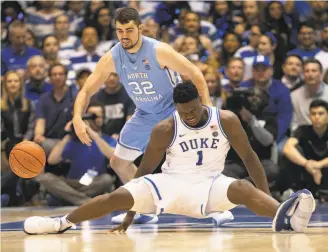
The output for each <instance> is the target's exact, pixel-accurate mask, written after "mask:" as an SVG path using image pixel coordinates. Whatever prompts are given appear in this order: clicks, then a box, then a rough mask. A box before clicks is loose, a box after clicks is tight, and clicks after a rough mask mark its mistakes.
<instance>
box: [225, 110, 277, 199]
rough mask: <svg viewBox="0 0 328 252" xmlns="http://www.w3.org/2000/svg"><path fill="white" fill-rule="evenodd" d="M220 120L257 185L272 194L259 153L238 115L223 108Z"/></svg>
mask: <svg viewBox="0 0 328 252" xmlns="http://www.w3.org/2000/svg"><path fill="white" fill-rule="evenodd" d="M220 122H221V125H222V127H223V130H224V132H225V133H226V135H227V138H228V140H229V142H230V144H231V146H232V147H233V148H234V149H235V151H236V152H237V153H238V155H239V157H240V158H241V159H242V160H243V163H244V164H245V166H246V168H247V171H248V173H249V175H250V176H251V178H252V179H253V181H254V183H255V185H256V187H257V188H258V189H260V190H262V191H263V192H265V193H267V194H269V195H271V194H270V190H269V185H268V181H267V178H266V175H265V173H264V168H263V166H262V164H261V162H260V160H259V158H258V156H257V154H256V153H255V152H254V150H253V148H252V147H251V145H250V144H249V141H248V137H247V135H246V133H245V131H244V129H243V127H242V125H241V123H240V121H239V119H238V117H237V116H236V115H235V114H234V113H233V112H231V111H228V110H221V111H220Z"/></svg>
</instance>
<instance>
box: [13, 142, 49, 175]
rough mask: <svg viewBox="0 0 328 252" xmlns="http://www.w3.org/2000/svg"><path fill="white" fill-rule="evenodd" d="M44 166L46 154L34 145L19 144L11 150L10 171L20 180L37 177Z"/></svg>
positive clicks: (30, 143) (27, 143) (32, 143)
mask: <svg viewBox="0 0 328 252" xmlns="http://www.w3.org/2000/svg"><path fill="white" fill-rule="evenodd" d="M45 164H46V154H45V152H44V150H43V149H42V148H41V147H40V146H39V145H38V144H36V143H34V142H31V141H24V142H21V143H19V144H17V145H15V147H14V148H13V149H12V150H11V152H10V155H9V165H10V168H11V170H12V171H13V172H14V173H15V174H16V175H17V176H19V177H21V178H33V177H35V176H37V175H38V174H39V173H40V172H41V171H42V169H43V167H44V166H45Z"/></svg>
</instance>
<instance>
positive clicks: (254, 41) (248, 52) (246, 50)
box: [234, 25, 262, 80]
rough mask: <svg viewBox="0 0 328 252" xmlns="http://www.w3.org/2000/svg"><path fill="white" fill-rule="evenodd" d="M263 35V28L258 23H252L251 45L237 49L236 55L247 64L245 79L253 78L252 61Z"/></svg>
mask: <svg viewBox="0 0 328 252" xmlns="http://www.w3.org/2000/svg"><path fill="white" fill-rule="evenodd" d="M261 35H262V32H261V29H260V27H259V26H258V25H252V26H251V28H250V34H249V45H247V46H243V47H241V48H240V49H238V50H237V52H236V53H235V55H234V56H235V57H237V58H241V59H243V61H244V64H245V73H244V80H248V79H250V78H252V63H253V62H254V59H255V56H256V55H257V51H256V50H257V46H258V44H259V41H260V36H261Z"/></svg>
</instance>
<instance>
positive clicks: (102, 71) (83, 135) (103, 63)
mask: <svg viewBox="0 0 328 252" xmlns="http://www.w3.org/2000/svg"><path fill="white" fill-rule="evenodd" d="M111 72H115V64H114V61H113V58H112V54H111V52H108V53H106V54H105V55H104V56H103V57H101V59H100V60H99V62H98V63H97V65H96V69H95V71H94V72H93V73H92V74H91V75H90V76H89V77H88V79H87V80H86V81H85V84H84V86H83V88H82V89H81V90H80V92H79V93H78V94H77V97H76V99H75V103H74V115H73V125H74V129H75V132H76V135H77V136H78V137H79V139H80V141H81V142H82V143H84V144H87V145H91V139H90V137H89V136H88V134H87V131H86V129H87V126H86V124H85V123H84V122H83V120H82V115H83V114H84V112H85V110H86V109H87V106H88V104H89V102H90V98H91V96H92V95H94V94H95V93H96V92H97V91H98V90H99V89H100V87H101V86H102V85H103V84H104V82H105V81H106V80H107V78H108V76H109V74H110V73H111Z"/></svg>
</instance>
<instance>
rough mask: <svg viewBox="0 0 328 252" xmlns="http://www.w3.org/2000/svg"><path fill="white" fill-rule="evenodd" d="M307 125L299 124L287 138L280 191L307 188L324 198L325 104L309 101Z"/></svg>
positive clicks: (327, 157)
mask: <svg viewBox="0 0 328 252" xmlns="http://www.w3.org/2000/svg"><path fill="white" fill-rule="evenodd" d="M309 110H310V120H311V125H303V126H299V127H298V128H297V130H296V131H295V132H294V135H293V136H292V137H291V138H289V139H288V141H287V143H286V145H285V148H284V154H285V155H286V157H287V160H286V163H285V165H284V167H283V170H284V173H283V174H282V175H283V176H282V179H283V180H284V183H283V186H284V187H283V188H282V189H283V190H285V189H287V188H288V187H291V188H292V189H296V190H297V189H301V188H304V187H306V188H310V189H312V190H311V191H312V193H313V194H316V192H317V191H318V192H319V197H324V196H325V198H326V201H327V196H328V194H327V191H328V169H327V168H328V146H327V142H328V103H327V102H326V101H323V100H314V101H312V102H311V104H310V109H309Z"/></svg>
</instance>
